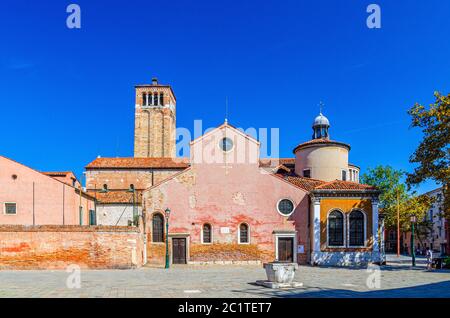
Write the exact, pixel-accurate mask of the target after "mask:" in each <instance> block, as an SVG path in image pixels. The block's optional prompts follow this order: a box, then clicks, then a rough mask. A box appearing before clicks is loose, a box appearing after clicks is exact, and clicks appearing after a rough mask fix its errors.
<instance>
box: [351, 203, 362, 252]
mask: <svg viewBox="0 0 450 318" xmlns="http://www.w3.org/2000/svg"><path fill="white" fill-rule="evenodd" d="M349 246H364V214H363V213H362V212H361V211H353V212H352V213H350V217H349Z"/></svg>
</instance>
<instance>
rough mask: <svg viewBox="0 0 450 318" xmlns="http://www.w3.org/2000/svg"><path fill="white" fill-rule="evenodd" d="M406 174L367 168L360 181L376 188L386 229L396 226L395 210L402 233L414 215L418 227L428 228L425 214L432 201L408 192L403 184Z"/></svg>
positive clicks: (407, 228) (408, 227) (389, 168)
mask: <svg viewBox="0 0 450 318" xmlns="http://www.w3.org/2000/svg"><path fill="white" fill-rule="evenodd" d="M405 175H406V173H405V172H403V171H401V170H395V169H394V168H392V167H390V166H377V167H375V168H369V169H368V170H367V172H366V173H364V174H363V175H362V177H361V181H362V182H363V183H365V184H369V185H372V186H375V187H377V188H378V189H379V190H380V191H381V194H380V211H381V212H382V213H383V215H384V217H385V225H386V226H387V227H391V226H396V224H397V219H398V217H397V209H399V212H400V213H399V214H400V225H401V229H402V231H409V229H410V224H411V222H410V218H411V216H412V215H414V216H415V217H416V218H417V221H418V227H421V228H423V229H426V228H428V227H429V224H428V222H427V221H426V218H425V216H426V213H427V211H428V210H429V209H430V206H431V204H432V201H433V199H431V198H430V197H428V196H416V195H415V193H414V192H408V191H407V186H406V184H405V183H404V182H403V179H404V177H405Z"/></svg>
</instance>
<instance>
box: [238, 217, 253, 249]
mask: <svg viewBox="0 0 450 318" xmlns="http://www.w3.org/2000/svg"><path fill="white" fill-rule="evenodd" d="M242 224H245V225H247V232H248V233H247V236H248V242H244V243H242V242H241V225H242ZM237 237H238V244H242V245H245V244H250V242H251V241H252V239H251V232H250V225H249V224H248V223H247V222H241V223H239V225H238V229H237Z"/></svg>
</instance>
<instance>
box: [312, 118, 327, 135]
mask: <svg viewBox="0 0 450 318" xmlns="http://www.w3.org/2000/svg"><path fill="white" fill-rule="evenodd" d="M312 128H313V131H314V134H313V136H312V138H313V139H330V135H329V134H328V128H330V121H329V120H328V118H326V117H325V116H324V115H322V112H321V113H320V114H319V116H317V117H316V118H315V119H314V123H313V126H312Z"/></svg>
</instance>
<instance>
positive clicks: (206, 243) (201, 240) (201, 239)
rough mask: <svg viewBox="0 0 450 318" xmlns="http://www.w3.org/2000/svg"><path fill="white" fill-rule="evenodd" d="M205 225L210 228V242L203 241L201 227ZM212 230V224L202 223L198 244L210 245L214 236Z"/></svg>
mask: <svg viewBox="0 0 450 318" xmlns="http://www.w3.org/2000/svg"><path fill="white" fill-rule="evenodd" d="M206 224H208V225H209V226H210V227H211V234H210V235H211V242H209V243H208V242H204V241H203V227H204V226H205V225H206ZM213 229H214V228H213V226H212V224H211V223H208V222H205V223H203V224H202V230H201V231H200V242H201V243H202V244H205V245H211V244H212V243H213V242H214V235H213V232H214V230H213Z"/></svg>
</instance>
